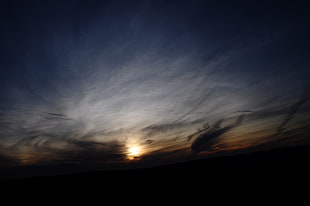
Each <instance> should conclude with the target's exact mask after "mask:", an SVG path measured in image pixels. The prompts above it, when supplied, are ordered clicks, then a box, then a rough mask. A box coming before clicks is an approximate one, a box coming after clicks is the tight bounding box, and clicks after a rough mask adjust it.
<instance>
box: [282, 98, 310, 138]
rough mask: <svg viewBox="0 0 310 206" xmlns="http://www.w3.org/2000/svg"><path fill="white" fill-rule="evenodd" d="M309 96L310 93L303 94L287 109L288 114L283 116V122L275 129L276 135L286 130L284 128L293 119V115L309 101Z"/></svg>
mask: <svg viewBox="0 0 310 206" xmlns="http://www.w3.org/2000/svg"><path fill="white" fill-rule="evenodd" d="M309 94H310V92H307V93H306V92H305V94H304V95H303V96H302V97H301V98H300V99H299V100H298V101H297V102H296V103H295V104H293V105H292V106H291V107H290V108H289V111H288V113H287V114H286V115H285V117H284V118H283V121H282V122H281V124H280V125H279V127H278V128H277V132H278V133H281V132H282V131H284V130H285V129H286V128H285V126H286V125H287V124H288V123H289V122H290V120H291V119H293V118H294V115H295V114H296V113H297V112H298V110H299V109H300V107H301V106H302V105H303V104H305V103H306V102H307V101H308V100H309Z"/></svg>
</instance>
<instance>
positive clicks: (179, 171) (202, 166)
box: [0, 146, 310, 193]
mask: <svg viewBox="0 0 310 206" xmlns="http://www.w3.org/2000/svg"><path fill="white" fill-rule="evenodd" d="M309 154H310V147H309V146H304V147H294V148H284V149H277V150H271V151H260V152H255V153H250V154H241V155H236V156H226V157H215V158H208V159H200V160H194V161H190V162H184V163H177V164H171V165H165V166H159V167H154V168H145V169H131V170H115V171H96V172H84V173H79V174H69V175H55V176H45V177H33V178H25V179H10V180H9V179H8V180H2V181H1V182H0V183H1V184H0V185H1V190H3V191H14V192H17V191H21V192H23V191H29V190H31V191H45V192H47V191H58V192H59V191H62V192H73V191H87V192H91V193H96V192H99V193H102V192H136V193H138V192H162V191H165V192H180V191H186V192H193V191H208V190H223V189H226V190H230V189H232V190H234V189H236V188H240V187H243V188H249V189H250V188H259V187H264V188H269V189H272V188H273V189H274V190H277V189H294V190H295V189H298V188H299V189H300V188H303V187H304V186H306V188H307V187H308V184H309V183H310V181H309V179H310V177H309V174H310V173H309V172H310V169H309V167H308V165H309V162H310V161H309V160H310V158H309V157H310V155H309Z"/></svg>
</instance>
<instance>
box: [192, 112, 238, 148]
mask: <svg viewBox="0 0 310 206" xmlns="http://www.w3.org/2000/svg"><path fill="white" fill-rule="evenodd" d="M223 121H224V119H223V120H219V121H218V122H216V123H215V124H214V126H213V128H211V129H210V130H209V131H207V132H204V133H203V134H201V135H199V136H198V137H197V138H196V139H195V140H194V142H193V143H192V145H191V149H192V150H193V151H195V152H202V151H206V150H210V149H211V150H212V146H214V145H215V144H216V143H217V141H218V138H219V137H221V136H222V135H223V134H225V133H227V132H228V131H230V130H232V129H234V128H236V127H238V126H239V125H241V123H242V121H243V116H239V117H238V118H237V120H236V122H234V123H232V124H230V125H228V126H226V127H222V128H221V124H222V122H223Z"/></svg>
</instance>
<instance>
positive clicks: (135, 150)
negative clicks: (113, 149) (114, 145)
mask: <svg viewBox="0 0 310 206" xmlns="http://www.w3.org/2000/svg"><path fill="white" fill-rule="evenodd" d="M140 153H141V148H140V147H138V146H133V147H129V148H128V153H127V157H128V159H129V160H133V159H135V158H137V157H139V155H140Z"/></svg>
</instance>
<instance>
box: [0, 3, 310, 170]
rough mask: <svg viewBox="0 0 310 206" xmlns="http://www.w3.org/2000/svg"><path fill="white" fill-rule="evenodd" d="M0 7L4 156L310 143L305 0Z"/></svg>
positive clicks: (109, 157)
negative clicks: (303, 0) (303, 1)
mask: <svg viewBox="0 0 310 206" xmlns="http://www.w3.org/2000/svg"><path fill="white" fill-rule="evenodd" d="M0 9H1V11H0V15H1V17H0V30H1V32H0V55H1V61H0V168H2V169H3V168H10V167H16V166H43V165H45V166H50V167H54V168H68V165H69V166H72V167H71V168H74V166H75V167H78V168H82V167H86V166H87V167H88V168H93V169H96V168H99V169H114V168H132V167H134V168H135V167H150V166H155V165H161V164H169V163H172V162H178V161H187V160H192V159H197V158H207V157H211V156H221V155H234V154H238V153H244V152H254V151H259V150H268V149H274V148H280V147H291V146H298V145H309V143H310V139H309V133H310V115H309V114H310V101H309V99H310V81H309V80H310V78H309V77H310V69H309V66H310V52H309V49H310V40H309V36H310V28H309V25H310V16H309V12H308V10H309V8H308V7H307V6H306V4H305V3H304V4H303V3H302V2H298V1H289V2H286V1H202V0H201V1H198V0H190V1H189V0H188V1H172V0H167V1H161V0H141V1H136V0H133V1H125V0H124V1H121V0H110V1H94V0H87V1H86V0H75V1H73V0H72V1H71V0H68V1H33V0H28V1H21V0H13V1H3V2H1V6H0ZM64 165H66V166H64Z"/></svg>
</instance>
